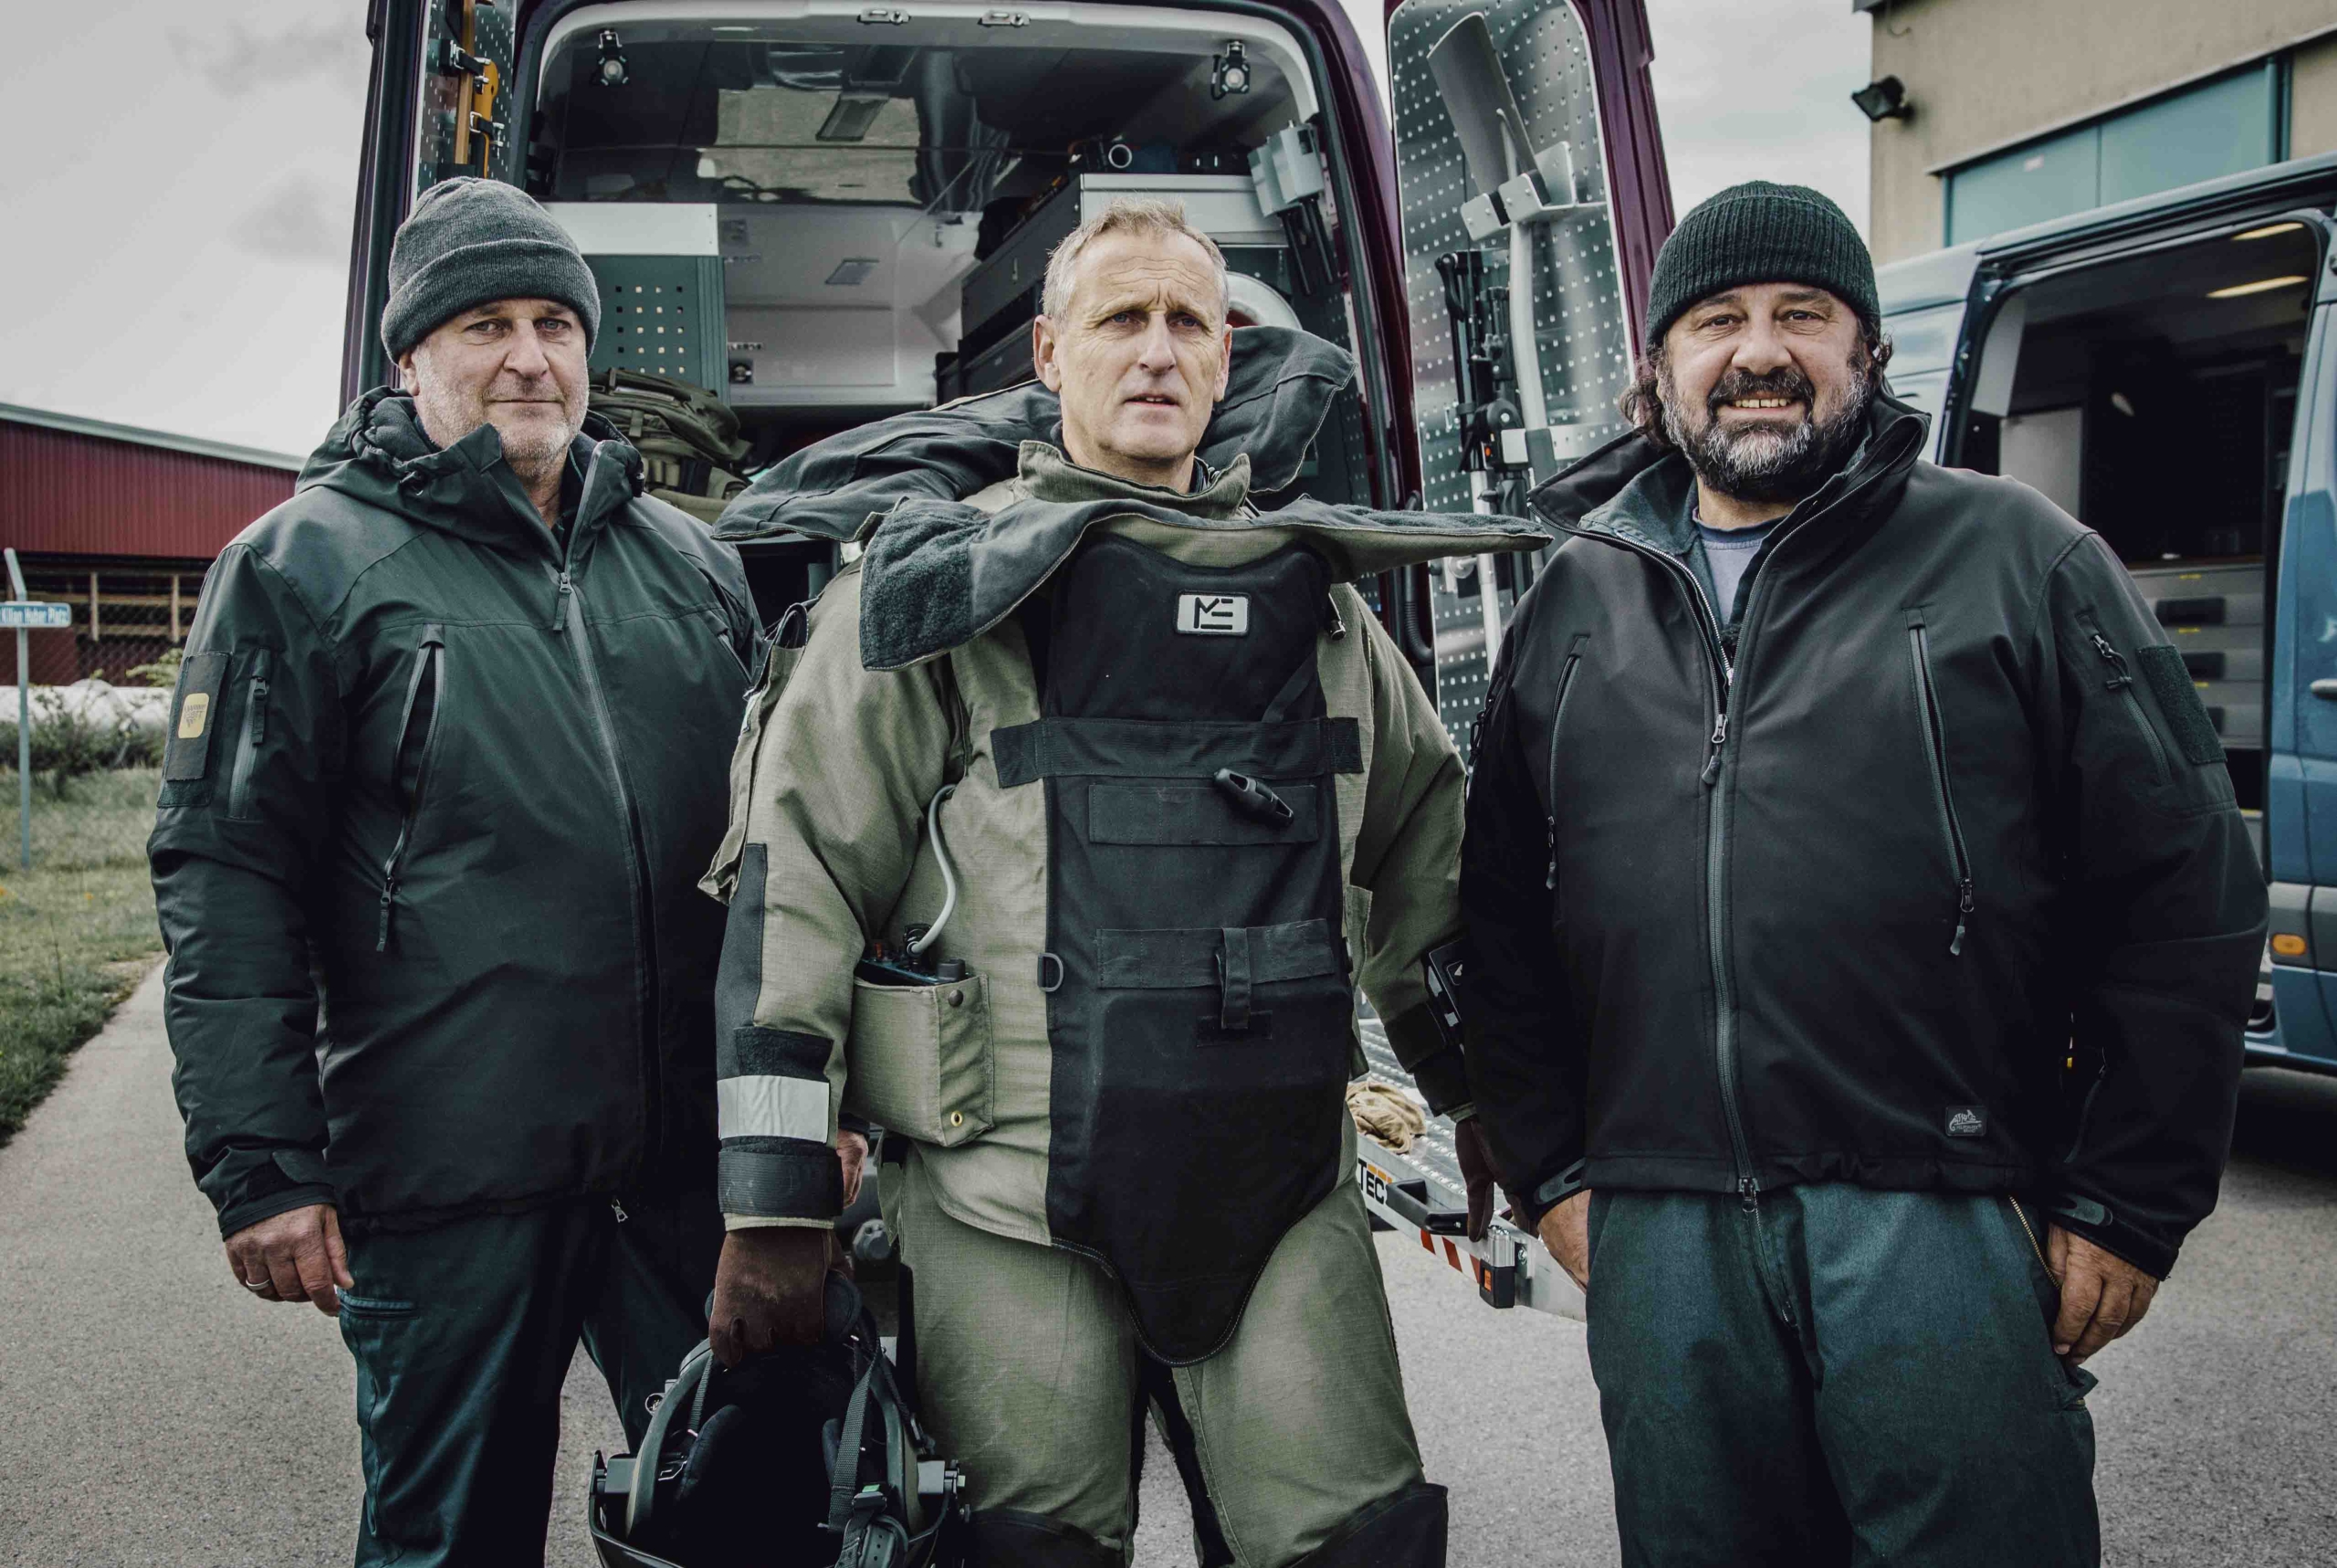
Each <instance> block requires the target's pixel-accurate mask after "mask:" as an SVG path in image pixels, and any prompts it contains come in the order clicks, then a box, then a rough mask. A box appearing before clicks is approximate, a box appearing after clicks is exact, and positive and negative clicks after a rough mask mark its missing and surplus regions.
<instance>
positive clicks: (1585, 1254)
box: [1541, 1187, 1590, 1293]
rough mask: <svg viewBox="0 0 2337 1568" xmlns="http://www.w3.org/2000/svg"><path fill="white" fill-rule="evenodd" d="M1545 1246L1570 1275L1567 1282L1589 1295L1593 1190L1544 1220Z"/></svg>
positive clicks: (1586, 1191) (1554, 1210)
mask: <svg viewBox="0 0 2337 1568" xmlns="http://www.w3.org/2000/svg"><path fill="white" fill-rule="evenodd" d="M1541 1230H1542V1245H1543V1246H1545V1247H1546V1248H1548V1249H1550V1256H1551V1257H1553V1258H1555V1259H1556V1260H1558V1267H1559V1268H1561V1269H1564V1270H1566V1271H1567V1279H1569V1280H1572V1281H1574V1282H1575V1284H1576V1286H1577V1288H1579V1289H1580V1290H1582V1291H1584V1292H1585V1293H1588V1291H1589V1290H1590V1189H1589V1188H1588V1187H1585V1188H1583V1189H1582V1190H1581V1191H1580V1192H1578V1193H1576V1194H1575V1195H1574V1196H1572V1197H1568V1198H1567V1199H1566V1200H1565V1201H1564V1202H1562V1203H1560V1204H1559V1205H1558V1206H1557V1207H1556V1208H1553V1209H1552V1210H1550V1212H1549V1213H1547V1214H1546V1215H1544V1216H1543V1217H1542V1226H1541Z"/></svg>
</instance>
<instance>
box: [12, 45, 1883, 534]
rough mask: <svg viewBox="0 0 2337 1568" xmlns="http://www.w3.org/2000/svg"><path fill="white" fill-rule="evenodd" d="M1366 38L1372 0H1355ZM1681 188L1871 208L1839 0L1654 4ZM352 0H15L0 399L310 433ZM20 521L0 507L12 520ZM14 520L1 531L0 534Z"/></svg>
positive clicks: (266, 434) (200, 427) (354, 147)
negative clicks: (1777, 192) (1758, 187)
mask: <svg viewBox="0 0 2337 1568" xmlns="http://www.w3.org/2000/svg"><path fill="white" fill-rule="evenodd" d="M1346 3H1347V5H1348V8H1349V10H1350V11H1351V12H1353V13H1354V14H1355V15H1356V16H1357V23H1358V26H1359V30H1361V31H1362V32H1363V33H1364V35H1365V37H1367V38H1368V39H1372V40H1374V41H1376V40H1377V39H1378V37H1380V36H1381V35H1380V34H1379V32H1378V16H1379V15H1380V6H1379V5H1378V0H1346ZM1648 9H1649V12H1650V19H1651V24H1652V26H1653V29H1654V34H1655V47H1656V62H1655V83H1656V97H1657V102H1658V108H1659V111H1660V114H1661V120H1662V125H1663V132H1664V144H1665V147H1666V150H1667V152H1668V154H1669V158H1670V162H1671V167H1672V189H1673V193H1674V196H1675V199H1676V201H1677V204H1678V206H1679V209H1680V210H1681V211H1682V212H1684V211H1686V210H1687V208H1688V207H1689V206H1690V205H1691V204H1693V203H1694V202H1696V201H1698V200H1700V199H1701V198H1703V197H1704V196H1707V195H1710V194H1711V193H1713V192H1714V191H1716V190H1719V189H1721V188H1722V187H1723V186H1724V185H1728V184H1731V183H1734V182H1736V181H1738V180H1746V179H1753V178H1756V177H1757V178H1770V179H1784V180H1797V181H1801V182H1803V183H1808V184H1813V185H1816V186H1818V188H1819V189H1821V190H1823V191H1825V192H1826V193H1828V194H1829V195H1831V196H1833V197H1834V198H1835V199H1836V200H1837V201H1839V202H1840V203H1841V204H1842V205H1843V207H1844V208H1845V209H1846V210H1847V211H1848V212H1849V213H1850V216H1851V217H1852V218H1853V219H1854V220H1856V221H1857V222H1858V223H1859V224H1860V225H1864V224H1865V222H1866V214H1867V157H1866V149H1867V139H1866V122H1865V121H1864V120H1862V119H1860V116H1859V114H1858V112H1857V110H1854V109H1852V108H1851V107H1850V102H1849V100H1848V99H1847V97H1846V96H1845V95H1847V94H1848V93H1849V92H1850V89H1853V88H1856V87H1858V86H1860V84H1861V83H1863V82H1864V81H1865V80H1866V77H1867V73H1866V66H1867V60H1868V50H1869V47H1870V44H1869V35H1868V23H1867V20H1866V18H1864V17H1862V16H1854V15H1853V14H1852V13H1851V10H1850V0H1648ZM364 10H365V7H364V4H363V0H299V3H297V4H294V5H267V6H262V5H251V4H248V3H238V0H94V3H84V4H79V5H39V6H33V5H19V6H14V7H11V11H10V17H9V27H8V46H9V47H8V50H7V52H6V54H5V56H0V146H6V147H8V148H10V149H11V150H12V151H11V155H10V156H9V157H8V158H7V159H6V160H5V161H0V214H5V225H0V402H14V403H23V404H28V405H31V406H33V407H37V408H47V409H55V410H58V411H61V412H64V413H79V414H85V415H88V416H90V417H92V418H97V419H108V420H114V421H117V422H119V423H124V424H138V425H145V426H149V427H152V428H155V429H161V430H170V431H175V432H179V433H181V434H189V435H201V436H208V437H210V438H212V439H214V440H219V441H232V442H240V443H242V444H246V445H252V446H264V447H271V448H274V449H277V450H278V451H285V452H296V453H305V452H307V451H308V450H309V448H310V447H311V446H313V445H314V444H316V442H317V440H318V439H319V438H320V436H322V434H324V431H325V428H326V426H327V425H329V424H330V423H331V421H332V417H333V414H334V413H335V412H336V409H335V402H336V401H337V398H338V392H339V381H340V376H341V308H342V305H343V302H344V296H345V286H346V280H347V272H348V266H349V224H350V214H351V209H352V207H353V204H354V191H353V188H352V187H353V182H354V181H355V179H356V170H357V153H358V142H359V136H360V132H361V129H362V127H361V124H360V121H361V120H362V119H363V116H364V109H365V72H366V65H367V60H368V55H367V49H366V44H365V34H364V20H363V18H364ZM0 528H5V519H0ZM0 542H5V541H0Z"/></svg>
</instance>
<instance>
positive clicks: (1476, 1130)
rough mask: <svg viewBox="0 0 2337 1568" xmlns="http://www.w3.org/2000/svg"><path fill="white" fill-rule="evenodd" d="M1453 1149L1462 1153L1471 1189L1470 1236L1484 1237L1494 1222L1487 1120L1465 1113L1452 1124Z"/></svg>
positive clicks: (1465, 1180)
mask: <svg viewBox="0 0 2337 1568" xmlns="http://www.w3.org/2000/svg"><path fill="white" fill-rule="evenodd" d="M1452 1148H1453V1152H1454V1153H1456V1154H1458V1155H1460V1156H1461V1181H1462V1185H1463V1186H1466V1187H1467V1188H1468V1189H1469V1239H1470V1240H1472V1241H1483V1239H1485V1231H1486V1229H1487V1228H1489V1227H1490V1226H1491V1225H1492V1224H1493V1187H1494V1182H1495V1178H1494V1176H1493V1145H1490V1144H1488V1143H1486V1142H1485V1128H1484V1124H1483V1123H1482V1122H1480V1121H1479V1120H1478V1119H1477V1118H1476V1117H1474V1116H1463V1117H1462V1118H1461V1120H1459V1121H1458V1122H1455V1123H1454V1124H1452Z"/></svg>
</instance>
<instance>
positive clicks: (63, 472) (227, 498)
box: [0, 418, 293, 685]
mask: <svg viewBox="0 0 2337 1568" xmlns="http://www.w3.org/2000/svg"><path fill="white" fill-rule="evenodd" d="M292 481H293V476H292V474H290V473H289V472H288V471H286V470H284V469H281V468H273V467H267V466H263V465H258V464H254V463H239V462H236V461H234V460H233V459H230V458H225V457H214V456H205V455H199V454H196V453H192V452H181V451H175V450H173V449H171V448H168V447H163V446H152V445H147V444H142V443H140V442H136V441H128V440H115V439H110V438H107V437H103V436H98V435H91V434H80V433H78V432H74V431H67V430H54V429H49V428H46V427H44V426H41V425H37V424H27V423H17V422H16V421H12V420H8V419H5V418H0V545H7V546H10V547H13V548H14V549H16V553H17V555H18V556H19V557H20V558H23V559H24V565H25V572H26V578H27V579H28V580H29V581H30V587H31V591H32V596H33V597H34V598H35V599H47V600H63V601H67V602H70V603H72V604H73V605H74V621H75V625H74V630H73V631H71V632H33V633H32V637H31V643H32V673H33V678H34V680H35V681H36V682H37V683H39V684H43V685H48V684H61V683H63V682H67V681H72V680H76V679H79V677H80V676H82V675H84V674H89V673H91V672H92V671H95V670H103V671H105V673H106V674H107V676H108V678H109V679H112V680H116V681H119V680H120V679H121V674H122V671H123V670H124V669H126V668H127V667H128V666H129V664H131V663H133V662H143V661H144V660H145V659H150V658H152V651H153V650H155V649H157V648H159V647H160V646H168V645H169V643H170V641H171V638H170V635H169V633H170V622H169V611H168V609H167V604H168V601H169V595H170V590H171V587H172V584H173V581H174V580H175V581H176V582H177V583H178V585H179V589H180V599H181V601H182V603H181V610H180V614H179V629H180V631H181V632H182V633H183V630H184V627H185V625H186V624H187V623H188V622H191V621H192V619H193V617H194V595H195V592H196V590H197V587H198V585H199V583H200V580H201V576H202V573H203V571H204V570H205V569H206V568H208V567H209V565H210V563H211V561H212V559H214V558H215V557H216V556H217V555H218V553H219V551H220V549H222V548H223V547H225V545H226V543H227V541H228V540H230V539H232V538H235V537H236V535H237V534H238V533H240V532H242V531H243V529H244V528H245V527H246V525H247V524H249V523H250V522H251V521H252V520H253V519H254V518H256V517H258V516H260V514H262V513H263V512H266V511H267V510H268V509H269V508H270V507H275V506H277V505H278V504H280V503H281V502H283V501H284V500H286V499H287V498H288V497H290V496H291V494H292ZM93 572H94V573H96V574H97V581H98V584H99V594H98V603H97V609H98V612H99V623H98V629H97V630H98V635H97V637H96V638H94V639H93V638H92V637H91V635H90V631H91V626H90V614H89V611H90V603H89V601H90V586H89V585H90V576H91V573H93ZM109 635H110V637H111V640H112V645H110V646H109V643H108V639H109ZM15 680H16V637H15V636H14V635H13V634H9V633H0V681H5V682H8V683H11V684H13V683H14V682H15Z"/></svg>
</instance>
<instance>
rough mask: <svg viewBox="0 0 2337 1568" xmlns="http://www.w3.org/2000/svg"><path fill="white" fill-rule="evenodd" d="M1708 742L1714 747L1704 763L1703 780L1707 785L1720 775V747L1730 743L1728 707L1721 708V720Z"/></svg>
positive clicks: (1714, 726)
mask: <svg viewBox="0 0 2337 1568" xmlns="http://www.w3.org/2000/svg"><path fill="white" fill-rule="evenodd" d="M1706 744H1707V745H1709V746H1710V747H1712V749H1713V754H1712V756H1711V757H1710V758H1708V759H1707V760H1706V761H1705V763H1704V772H1703V781H1704V783H1705V784H1706V785H1710V784H1711V783H1712V782H1713V780H1714V779H1718V778H1719V777H1720V748H1721V747H1724V746H1726V745H1727V744H1728V710H1727V709H1726V708H1723V709H1721V710H1720V719H1719V722H1718V723H1716V724H1714V725H1713V733H1712V738H1711V740H1709V741H1708V742H1706Z"/></svg>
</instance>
